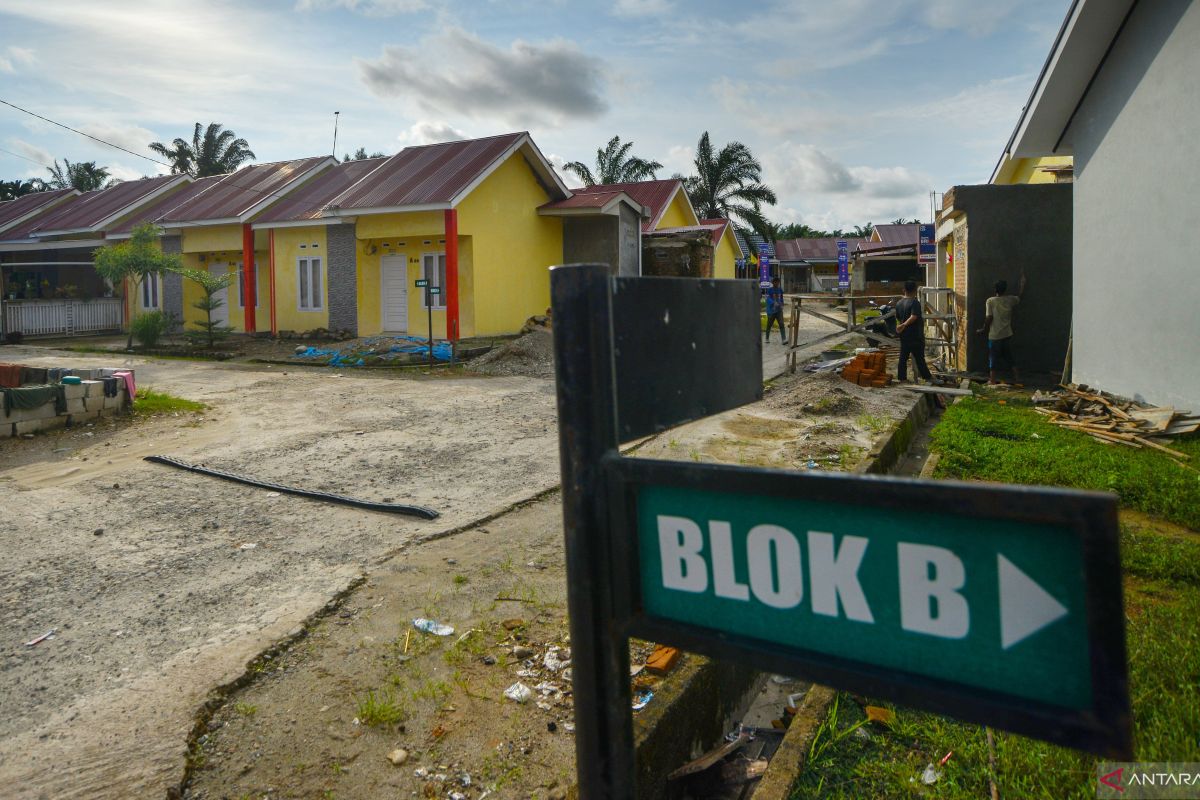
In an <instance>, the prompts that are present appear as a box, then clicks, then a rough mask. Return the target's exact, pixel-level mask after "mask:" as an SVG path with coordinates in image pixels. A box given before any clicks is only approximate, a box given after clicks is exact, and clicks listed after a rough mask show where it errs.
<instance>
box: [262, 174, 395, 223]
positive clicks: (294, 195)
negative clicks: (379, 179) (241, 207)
mask: <svg viewBox="0 0 1200 800" xmlns="http://www.w3.org/2000/svg"><path fill="white" fill-rule="evenodd" d="M386 161H387V159H386V158H365V159H359V160H358V161H347V162H345V163H344V164H338V165H337V166H336V167H331V168H329V169H326V170H322V171H321V172H319V173H317V175H316V176H315V177H313V178H312V179H311V180H309V181H306V182H305V183H304V184H303V185H301V186H298V187H296V189H294V190H293V191H291V192H289V193H288V194H287V196H286V197H284V198H283V199H282V200H279V201H278V202H276V203H274V204H273V205H272V206H271V207H270V208H268V209H267V210H266V211H264V212H263V213H262V214H260V215H259V216H258V217H256V218H255V220H254V222H255V223H256V224H259V223H267V222H292V221H298V220H307V219H319V218H320V217H321V212H322V211H323V210H324V209H325V207H326V206H327V205H329V203H330V201H331V200H333V199H334V198H335V197H337V196H338V195H339V194H341V193H342V192H344V191H346V190H347V189H348V188H350V187H351V186H353V185H354V184H355V183H357V182H358V181H360V180H362V179H363V178H364V177H365V176H367V175H368V174H370V173H371V171H372V170H374V169H376V168H377V167H379V165H381V164H383V163H384V162H386Z"/></svg>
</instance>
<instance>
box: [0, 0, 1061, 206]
mask: <svg viewBox="0 0 1200 800" xmlns="http://www.w3.org/2000/svg"><path fill="white" fill-rule="evenodd" d="M1068 5H1069V0H761V1H757V0H744V1H743V2H737V3H731V2H727V1H726V2H709V1H708V0H699V1H687V0H610V2H604V3H591V2H573V1H572V0H538V1H537V2H534V1H533V0H503V1H501V0H459V1H458V2H436V0H288V1H287V2H265V1H263V2H254V3H246V2H224V1H223V0H214V1H213V2H202V1H197V0H191V2H183V1H182V0H150V1H149V2H139V3H136V4H135V3H127V2H119V1H118V0H103V2H101V1H99V0H0V98H3V99H5V100H8V101H10V102H12V103H16V104H17V105H20V106H24V107H26V108H29V109H31V110H33V111H36V112H38V113H40V114H43V115H44V116H47V117H50V118H52V119H56V120H59V121H61V122H63V123H65V124H67V125H70V126H72V127H75V128H78V129H80V130H84V131H86V132H88V133H91V134H93V135H95V136H97V137H99V138H103V139H107V140H111V141H114V142H116V143H118V144H120V145H122V146H124V147H127V148H129V149H130V150H134V151H136V152H145V153H146V154H147V155H151V154H150V153H149V151H147V150H146V149H145V145H146V143H148V142H151V141H156V140H158V141H164V142H169V141H170V140H171V139H173V138H175V137H177V136H183V137H184V138H188V139H190V136H191V129H192V126H193V124H194V123H195V122H197V121H201V122H204V123H208V122H210V121H218V122H221V123H222V124H224V125H225V126H226V127H229V128H232V129H233V130H235V131H236V132H237V133H238V134H239V135H240V136H243V137H245V138H246V139H247V140H249V142H250V145H251V147H252V149H253V150H254V152H255V153H256V155H257V157H258V160H259V161H276V160H281V159H287V158H295V157H300V156H306V155H315V154H321V153H328V152H329V151H330V148H331V145H332V136H333V112H334V111H340V112H341V116H340V126H339V135H338V155H339V156H340V155H341V154H343V153H345V152H348V151H353V150H354V149H355V148H357V147H359V146H364V147H366V148H367V149H368V150H372V151H374V150H379V151H383V152H386V153H393V152H395V151H397V150H399V149H400V148H402V147H404V146H405V145H408V144H425V143H428V142H431V141H444V140H445V139H447V138H461V137H464V136H465V137H474V136H487V135H491V134H495V133H502V132H505V131H510V130H529V131H530V132H531V133H532V134H533V138H534V140H535V141H536V142H537V144H538V145H539V147H540V148H541V149H542V152H544V153H545V154H547V156H549V157H550V158H551V159H552V160H555V161H556V162H558V163H561V162H562V161H570V160H575V159H579V160H583V161H588V162H590V161H592V160H593V158H594V153H595V150H596V148H597V147H599V146H601V145H602V144H603V143H604V142H606V141H607V140H608V139H609V138H610V137H611V136H613V135H620V136H621V137H622V138H623V139H626V140H629V139H632V140H633V141H634V142H635V143H636V145H635V151H636V152H637V153H638V154H639V155H641V156H643V157H646V158H653V159H656V160H658V161H660V162H662V163H663V164H664V165H665V169H664V170H663V171H662V172H660V174H659V177H669V176H670V175H671V174H672V173H674V172H682V173H684V174H687V173H688V172H689V171H690V162H691V158H692V149H693V148H694V147H695V143H696V140H697V139H698V138H699V136H700V134H701V133H702V132H703V131H705V130H707V131H709V133H710V135H711V137H712V139H713V141H714V143H716V144H718V145H719V144H722V143H725V142H727V141H730V140H733V139H736V140H740V141H743V142H745V143H746V144H747V145H749V147H750V148H751V150H752V151H753V152H754V153H755V155H756V156H758V158H759V159H760V160H761V161H762V162H763V165H764V170H765V174H764V177H765V180H766V181H767V183H768V184H769V185H770V186H772V188H774V189H775V190H776V192H777V193H778V195H779V201H780V202H779V204H778V206H776V207H774V208H769V209H767V215H768V217H770V218H772V219H774V220H776V221H779V222H806V223H808V224H810V225H814V226H818V227H832V226H845V227H848V226H852V225H854V224H857V223H862V222H866V221H874V222H885V221H890V220H891V219H893V218H895V217H897V216H906V217H912V216H920V217H927V216H928V214H929V191H930V190H936V191H944V190H945V189H946V188H948V187H950V186H953V185H955V184H960V183H978V182H983V181H986V180H987V178H988V176H989V175H990V173H991V169H992V167H993V165H994V164H995V162H996V159H997V158H998V157H999V155H1000V152H1001V150H1002V149H1003V147H1004V143H1005V141H1006V140H1007V137H1008V135H1009V133H1010V131H1011V130H1012V127H1013V125H1014V124H1015V123H1016V120H1017V116H1018V114H1019V113H1020V110H1021V106H1022V105H1023V104H1024V102H1025V100H1026V98H1027V96H1028V93H1029V91H1030V89H1031V87H1032V85H1033V81H1034V79H1035V78H1036V76H1037V72H1038V70H1039V69H1040V68H1041V65H1042V62H1043V61H1044V59H1045V57H1046V53H1047V52H1048V50H1049V48H1050V45H1051V42H1052V41H1053V38H1054V35H1055V32H1056V31H1057V29H1058V26H1059V24H1060V23H1061V21H1062V17H1063V15H1064V14H1065V13H1066V9H1067V7H1068ZM0 148H3V150H5V151H10V152H0V177H3V178H6V179H8V178H14V177H32V176H44V175H45V170H44V169H43V168H42V167H41V166H40V165H39V164H38V163H34V162H44V163H49V162H50V161H52V160H53V159H54V158H63V157H65V158H69V159H71V160H72V161H93V160H94V161H96V162H97V163H99V164H101V165H103V166H107V167H109V168H110V169H111V170H112V172H113V174H114V175H117V176H120V177H124V178H131V177H137V176H139V175H143V174H148V173H153V172H155V171H158V170H159V169H160V168H159V167H158V166H157V165H155V164H152V163H150V162H148V161H143V160H141V159H138V158H136V157H134V156H131V155H128V154H125V153H121V152H119V151H115V150H112V149H109V148H106V147H103V146H101V145H98V144H95V143H93V142H90V141H89V140H87V139H84V138H82V137H80V136H77V135H75V134H72V133H69V132H67V131H64V130H61V129H58V128H54V127H53V126H50V125H47V124H46V123H43V122H40V121H38V120H36V119H33V118H32V117H28V116H26V115H24V114H21V113H20V112H17V111H14V110H13V109H11V108H8V107H6V106H0ZM10 153H14V154H17V155H11V154H10ZM18 156H24V157H25V158H20V157H18ZM26 159H32V161H30V160H26ZM568 183H572V181H571V180H568Z"/></svg>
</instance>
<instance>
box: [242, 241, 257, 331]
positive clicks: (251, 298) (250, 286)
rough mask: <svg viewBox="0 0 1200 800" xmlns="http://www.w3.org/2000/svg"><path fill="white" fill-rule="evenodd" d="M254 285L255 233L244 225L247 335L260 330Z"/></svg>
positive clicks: (243, 279)
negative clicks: (255, 315)
mask: <svg viewBox="0 0 1200 800" xmlns="http://www.w3.org/2000/svg"><path fill="white" fill-rule="evenodd" d="M254 284H255V281H254V231H252V230H251V229H250V225H249V224H245V225H242V294H243V296H244V297H245V298H246V333H254V332H255V331H256V330H258V327H257V320H255V318H254V312H255V311H256V310H257V308H256V307H257V305H258V300H257V298H258V295H257V293H256V292H255V289H256V287H255V285H254Z"/></svg>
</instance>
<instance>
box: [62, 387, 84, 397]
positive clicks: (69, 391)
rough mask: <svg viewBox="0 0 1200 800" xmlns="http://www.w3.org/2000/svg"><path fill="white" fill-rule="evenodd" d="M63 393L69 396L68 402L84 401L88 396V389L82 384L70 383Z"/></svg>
mask: <svg viewBox="0 0 1200 800" xmlns="http://www.w3.org/2000/svg"><path fill="white" fill-rule="evenodd" d="M63 391H64V393H65V394H66V396H67V400H82V399H83V398H84V395H86V394H87V389H85V388H84V387H83V384H82V383H78V384H70V383H68V384H67V385H66V386H64V387H63Z"/></svg>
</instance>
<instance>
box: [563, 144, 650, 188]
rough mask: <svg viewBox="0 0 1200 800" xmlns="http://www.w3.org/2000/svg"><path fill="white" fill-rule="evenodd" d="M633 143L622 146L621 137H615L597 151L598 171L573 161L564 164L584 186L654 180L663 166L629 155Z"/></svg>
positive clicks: (580, 162)
mask: <svg viewBox="0 0 1200 800" xmlns="http://www.w3.org/2000/svg"><path fill="white" fill-rule="evenodd" d="M632 147H633V142H625V144H621V137H620V136H614V137H613V138H611V139H609V140H608V144H606V145H605V146H604V147H602V148H599V149H597V150H596V171H595V172H594V173H593V172H592V169H591V167H589V166H588V165H587V164H584V163H583V162H582V161H571V162H570V163H567V164H564V165H563V167H564V168H565V169H569V170H571V172H574V173H575V174H576V175H578V176H579V179H580V180H581V181H583V185H584V186H596V185H597V184H602V183H635V182H637V181H644V180H653V179H654V176H655V175H656V174H657V173H658V171H659V170H660V169H662V168H663V165H662V164H660V163H658V162H657V161H647V160H646V159H644V158H638V157H637V156H631V155H629V151H630V149H631V148H632Z"/></svg>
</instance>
